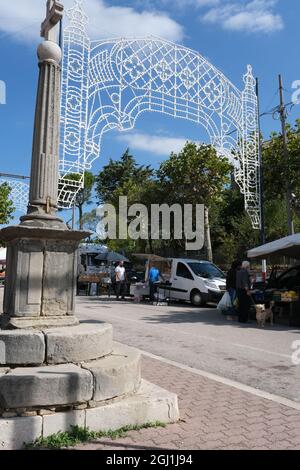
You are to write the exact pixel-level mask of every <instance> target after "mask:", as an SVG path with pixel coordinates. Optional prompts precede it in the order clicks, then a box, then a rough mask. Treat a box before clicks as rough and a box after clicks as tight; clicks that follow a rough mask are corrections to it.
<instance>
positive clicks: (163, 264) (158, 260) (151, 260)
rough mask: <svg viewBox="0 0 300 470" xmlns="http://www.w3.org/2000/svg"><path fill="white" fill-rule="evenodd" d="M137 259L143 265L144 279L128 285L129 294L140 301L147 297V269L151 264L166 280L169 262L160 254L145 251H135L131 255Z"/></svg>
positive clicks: (148, 293)
mask: <svg viewBox="0 0 300 470" xmlns="http://www.w3.org/2000/svg"><path fill="white" fill-rule="evenodd" d="M133 256H134V257H135V258H137V259H139V260H140V261H141V262H142V263H143V264H144V266H145V279H144V281H140V282H136V283H133V284H131V286H130V294H131V295H132V296H133V298H134V300H135V301H137V302H138V301H140V300H142V299H143V298H145V297H149V295H150V288H149V282H148V274H149V270H150V268H151V267H152V266H155V267H156V268H158V269H159V271H160V273H161V275H162V277H163V279H164V280H165V281H168V279H169V277H170V262H169V260H168V259H167V258H163V257H162V256H158V255H154V254H147V253H135V254H134V255H133Z"/></svg>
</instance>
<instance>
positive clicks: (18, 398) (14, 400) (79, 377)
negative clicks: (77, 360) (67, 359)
mask: <svg viewBox="0 0 300 470" xmlns="http://www.w3.org/2000/svg"><path fill="white" fill-rule="evenodd" d="M0 390H1V393H0V407H2V408H5V409H12V408H21V407H47V406H53V405H67V404H71V403H78V402H79V403H81V402H84V401H88V400H90V399H91V397H92V394H93V377H92V374H91V373H90V372H89V371H87V370H85V369H82V368H80V367H77V366H75V365H74V364H63V365H57V366H43V367H32V368H30V367H24V368H16V369H13V370H11V371H10V372H9V373H8V374H5V375H2V376H1V377H0Z"/></svg>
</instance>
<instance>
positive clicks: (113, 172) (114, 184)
mask: <svg viewBox="0 0 300 470" xmlns="http://www.w3.org/2000/svg"><path fill="white" fill-rule="evenodd" d="M152 175H153V170H152V169H151V168H150V166H144V165H138V164H137V162H136V161H135V159H134V157H133V156H132V155H131V154H130V153H129V149H127V150H126V151H125V153H124V154H123V155H122V157H121V159H120V160H112V159H110V160H109V163H108V164H107V165H105V166H104V167H103V169H102V170H101V171H100V173H99V175H98V176H97V177H96V193H97V196H98V200H99V202H100V203H111V204H114V203H115V204H117V197H118V196H119V195H120V191H118V189H119V190H122V191H123V194H122V195H124V196H126V195H128V194H127V193H128V190H129V188H130V187H131V186H132V184H135V185H137V186H138V185H142V184H143V183H144V182H145V180H147V179H148V178H150V177H151V176H152ZM126 185H127V189H126ZM125 190H126V191H125ZM124 191H125V192H124Z"/></svg>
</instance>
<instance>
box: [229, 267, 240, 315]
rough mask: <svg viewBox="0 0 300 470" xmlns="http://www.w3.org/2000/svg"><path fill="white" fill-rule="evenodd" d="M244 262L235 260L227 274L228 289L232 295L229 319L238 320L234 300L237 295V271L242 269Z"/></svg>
mask: <svg viewBox="0 0 300 470" xmlns="http://www.w3.org/2000/svg"><path fill="white" fill-rule="evenodd" d="M241 266H242V263H241V262H240V261H234V262H233V263H232V265H231V268H230V269H229V271H228V273H227V276H226V290H227V292H228V293H229V295H230V299H231V304H232V307H231V309H229V310H228V313H229V316H228V317H227V319H228V320H237V318H236V311H235V307H234V301H235V299H236V297H237V287H236V281H237V272H238V271H239V270H240V269H241Z"/></svg>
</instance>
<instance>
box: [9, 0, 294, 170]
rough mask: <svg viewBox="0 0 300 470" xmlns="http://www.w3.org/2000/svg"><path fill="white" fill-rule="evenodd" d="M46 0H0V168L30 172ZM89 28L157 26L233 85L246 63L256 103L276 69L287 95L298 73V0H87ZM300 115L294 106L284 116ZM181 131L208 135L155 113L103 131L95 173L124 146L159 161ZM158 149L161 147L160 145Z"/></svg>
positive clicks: (270, 126) (109, 32)
mask: <svg viewBox="0 0 300 470" xmlns="http://www.w3.org/2000/svg"><path fill="white" fill-rule="evenodd" d="M72 1H73V0H65V2H64V3H65V4H66V5H67V6H69V5H70V4H72ZM44 4H45V1H44V0H14V1H11V2H7V0H0V18H1V21H0V52H1V67H0V80H3V81H5V83H6V90H7V97H6V100H7V102H6V105H0V126H1V127H0V137H1V139H0V155H1V160H0V161H1V165H0V171H1V172H8V173H18V174H24V175H28V174H29V172H30V158H31V144H32V129H33V116H34V105H35V94H36V86H37V78H38V68H37V60H36V46H37V44H38V41H39V23H40V22H41V20H42V19H43V15H44ZM86 8H87V10H88V13H89V14H90V15H91V18H92V21H91V25H90V33H91V36H92V37H93V38H94V39H96V38H102V37H111V36H116V35H122V36H127V35H135V34H136V35H139V36H140V35H141V34H145V35H146V34H154V35H156V36H160V37H166V38H167V39H169V40H172V41H175V42H178V43H180V44H183V45H185V46H187V47H189V48H191V49H194V50H196V51H198V52H200V53H201V54H202V55H203V56H205V57H206V58H207V59H208V60H209V61H210V62H212V64H213V65H215V66H216V67H217V68H219V69H220V70H221V71H222V72H223V73H224V74H225V75H226V76H227V77H228V78H229V79H230V80H231V81H232V82H233V83H234V84H235V85H236V86H237V87H238V88H242V86H243V83H242V75H243V74H244V73H245V70H246V66H247V64H248V63H249V64H252V66H253V69H254V74H255V76H258V77H259V80H260V94H261V111H262V112H264V111H266V110H269V109H270V108H272V107H273V106H275V105H276V104H277V103H278V99H279V97H278V93H276V92H277V88H278V73H282V74H283V77H284V86H285V89H286V91H285V98H286V101H291V94H292V92H293V90H292V83H293V81H295V80H300V70H299V51H298V45H299V44H300V29H299V18H300V2H299V0H278V1H276V0H239V1H237V0H180V1H179V0H178V1H177V0H160V1H158V0H143V1H141V0H122V1H121V0H106V1H102V0H86ZM297 117H300V110H299V106H295V107H294V108H293V110H292V112H291V114H290V116H289V120H290V121H291V122H293V121H294V120H295V119H296V118H297ZM261 124H262V130H263V133H264V135H265V137H267V136H268V135H269V133H270V131H271V130H279V122H278V121H275V120H273V118H272V116H270V115H269V116H266V117H263V118H262V123H261ZM178 139H182V141H184V140H186V139H191V140H197V141H199V140H206V136H205V133H204V132H203V130H202V129H201V128H200V127H198V126H196V125H195V124H193V123H191V122H188V121H183V120H174V119H172V118H168V117H166V116H160V115H158V114H156V113H155V114H151V113H149V114H143V115H142V117H141V118H140V119H139V120H138V121H137V125H136V128H135V129H134V130H133V131H131V133H127V134H125V135H123V134H118V133H116V132H112V133H111V134H106V136H105V138H104V141H103V146H102V154H101V156H100V158H99V159H98V160H97V161H96V162H95V163H94V167H93V171H94V172H95V173H96V172H98V171H99V170H100V168H101V166H102V165H103V164H105V163H106V162H107V161H108V158H109V157H112V158H118V157H120V155H121V154H122V153H123V152H124V150H125V149H126V147H127V146H129V147H130V149H131V152H132V153H133V154H134V155H135V157H136V158H137V160H138V161H139V162H140V163H147V164H149V163H151V164H152V165H153V166H154V167H156V166H157V165H158V164H159V162H161V161H162V160H163V159H164V158H166V156H167V155H168V153H169V151H170V150H172V148H174V150H177V149H176V148H175V147H176V145H178V143H179V142H180V141H179V140H178ZM160 149H161V150H160Z"/></svg>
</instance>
